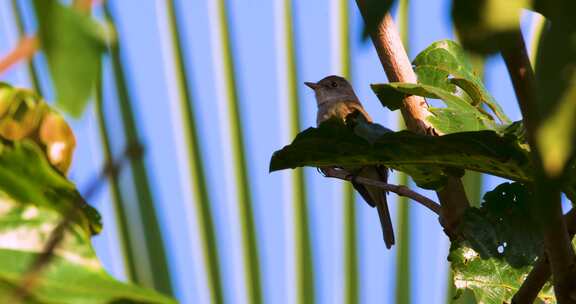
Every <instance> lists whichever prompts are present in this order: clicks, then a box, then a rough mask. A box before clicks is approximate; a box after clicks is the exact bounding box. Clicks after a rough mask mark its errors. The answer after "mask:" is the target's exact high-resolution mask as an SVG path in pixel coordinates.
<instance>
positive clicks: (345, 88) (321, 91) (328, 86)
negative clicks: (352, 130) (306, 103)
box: [304, 75, 358, 105]
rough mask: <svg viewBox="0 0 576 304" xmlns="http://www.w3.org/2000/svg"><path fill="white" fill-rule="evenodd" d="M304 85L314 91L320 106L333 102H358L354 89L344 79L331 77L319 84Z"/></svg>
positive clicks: (307, 83)
mask: <svg viewBox="0 0 576 304" xmlns="http://www.w3.org/2000/svg"><path fill="white" fill-rule="evenodd" d="M304 84H305V85H306V86H308V87H309V88H311V89H312V90H314V93H315V95H316V102H317V103H318V105H321V104H324V103H327V102H333V101H346V100H348V101H352V100H358V97H357V96H356V94H355V93H354V89H353V88H352V86H351V85H350V83H349V82H348V80H346V78H344V77H340V76H336V75H331V76H327V77H325V78H323V79H322V80H320V81H318V82H305V83H304Z"/></svg>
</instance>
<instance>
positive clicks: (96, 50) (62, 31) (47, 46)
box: [34, 0, 110, 117]
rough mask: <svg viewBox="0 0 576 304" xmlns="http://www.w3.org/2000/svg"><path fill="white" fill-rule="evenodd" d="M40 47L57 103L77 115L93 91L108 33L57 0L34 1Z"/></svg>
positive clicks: (88, 18) (86, 16)
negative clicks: (48, 69) (54, 88)
mask: <svg viewBox="0 0 576 304" xmlns="http://www.w3.org/2000/svg"><path fill="white" fill-rule="evenodd" d="M34 7H35V11H36V14H37V17H38V23H39V26H38V34H39V36H38V37H39V39H40V47H41V48H42V50H43V51H44V53H45V54H46V57H47V60H48V65H49V67H50V74H51V76H52V81H53V83H54V86H55V87H56V99H57V105H58V106H60V107H61V108H62V109H63V110H64V111H66V112H68V113H69V114H71V115H74V116H76V117H78V116H80V115H81V114H82V112H83V110H84V108H85V107H86V104H87V102H88V99H89V97H90V95H91V94H92V92H93V89H94V87H95V83H96V77H97V75H98V71H99V69H100V63H101V56H102V54H103V53H104V52H105V50H106V45H107V43H106V42H107V41H108V40H110V39H109V38H108V33H107V32H106V31H105V30H104V28H103V27H101V26H100V25H99V24H98V23H97V22H96V21H94V20H93V19H91V18H90V16H88V15H84V14H81V13H80V12H77V11H75V10H73V9H72V8H70V7H67V6H63V5H62V4H60V3H59V1H57V0H34Z"/></svg>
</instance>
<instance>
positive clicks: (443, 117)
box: [371, 82, 497, 134]
mask: <svg viewBox="0 0 576 304" xmlns="http://www.w3.org/2000/svg"><path fill="white" fill-rule="evenodd" d="M371 87H372V90H373V91H374V92H375V93H376V95H377V96H378V98H379V99H380V101H381V102H382V104H383V105H384V106H388V105H392V106H394V105H397V104H398V103H399V102H401V101H396V103H390V96H389V95H388V94H387V93H388V92H389V91H390V90H395V91H397V92H401V93H403V94H404V95H418V96H423V97H427V98H435V99H441V100H442V101H443V102H444V103H445V104H446V105H447V107H446V108H435V107H430V108H429V111H430V112H431V113H432V114H433V115H432V116H430V117H428V122H430V123H431V124H432V125H433V126H434V128H435V129H437V130H438V131H440V132H442V133H443V134H449V133H455V132H465V131H480V130H495V129H497V124H496V123H495V122H494V121H493V120H492V119H491V118H490V117H489V116H487V115H486V114H485V113H483V112H482V111H480V110H478V108H477V107H475V106H473V105H472V104H471V103H470V102H469V101H467V100H466V99H465V98H464V97H462V96H458V95H456V94H454V93H452V92H450V91H448V90H445V89H443V88H440V87H438V86H432V85H427V84H414V83H400V82H393V83H387V84H373V85H371ZM400 99H401V98H400Z"/></svg>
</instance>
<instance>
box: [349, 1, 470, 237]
mask: <svg viewBox="0 0 576 304" xmlns="http://www.w3.org/2000/svg"><path fill="white" fill-rule="evenodd" d="M365 2H366V0H356V4H357V5H358V8H359V9H360V12H361V13H362V15H363V16H364V18H366V16H367V15H368V12H367V6H366V5H365ZM370 37H371V38H372V42H373V44H374V47H375V48H376V52H377V54H378V57H379V58H380V62H381V63H382V67H383V68H384V71H385V72H386V76H387V77H388V80H389V81H391V82H407V83H416V82H417V78H416V74H415V73H414V69H413V68H412V64H411V63H410V59H409V58H408V54H406V50H405V49H404V46H403V45H402V39H401V38H400V35H399V33H398V30H397V29H396V25H395V24H394V20H393V19H392V17H391V16H390V14H386V15H385V16H384V18H383V19H382V21H381V22H380V24H379V25H378V28H377V29H376V31H371V32H370ZM400 111H401V112H402V117H403V118H404V121H405V122H406V126H407V127H408V129H409V130H411V131H413V132H417V133H420V134H427V135H441V134H440V132H439V131H438V130H436V129H434V127H433V126H432V124H430V123H429V122H428V120H427V118H428V117H429V116H431V115H432V113H431V112H430V111H429V110H428V104H427V103H426V100H425V99H424V98H423V97H420V96H416V95H409V96H406V97H404V100H403V102H402V106H401V108H400ZM437 194H438V198H439V200H440V204H441V205H442V207H443V208H442V209H441V211H442V212H441V213H440V223H441V224H442V226H443V227H444V231H445V232H446V234H447V235H449V236H453V235H454V232H455V230H456V227H458V225H459V223H460V220H461V219H462V216H463V215H464V211H465V210H466V209H467V208H468V207H470V203H469V201H468V198H467V197H466V192H465V191H464V186H463V185H462V182H461V181H460V179H459V178H453V177H449V178H448V181H447V182H446V185H445V186H444V188H443V189H442V190H439V191H438V192H437Z"/></svg>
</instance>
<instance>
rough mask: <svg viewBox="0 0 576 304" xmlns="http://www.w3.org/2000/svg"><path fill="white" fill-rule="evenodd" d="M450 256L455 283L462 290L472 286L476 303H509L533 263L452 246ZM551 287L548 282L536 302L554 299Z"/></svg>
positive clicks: (546, 301) (547, 301) (550, 301)
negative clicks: (520, 265)
mask: <svg viewBox="0 0 576 304" xmlns="http://www.w3.org/2000/svg"><path fill="white" fill-rule="evenodd" d="M448 260H449V261H450V265H451V268H452V273H453V278H454V285H455V286H456V288H457V289H459V290H462V291H464V290H466V289H468V290H472V292H473V293H474V296H475V298H476V301H477V303H484V304H502V303H510V301H511V299H512V296H514V294H515V293H516V291H518V289H519V288H520V286H521V284H522V282H523V281H524V279H525V277H526V275H527V274H528V273H529V271H530V269H531V267H530V266H526V267H523V268H513V267H512V266H510V265H509V264H508V263H506V262H505V261H502V260H499V259H494V258H490V259H482V258H481V256H480V254H478V253H477V252H476V251H474V250H473V249H471V248H469V247H466V246H452V248H451V249H450V254H449V255H448ZM555 302H556V301H555V298H554V294H553V291H552V287H551V286H550V285H549V284H547V285H545V287H544V288H543V289H542V291H540V293H539V294H538V298H537V302H535V303H555Z"/></svg>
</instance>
